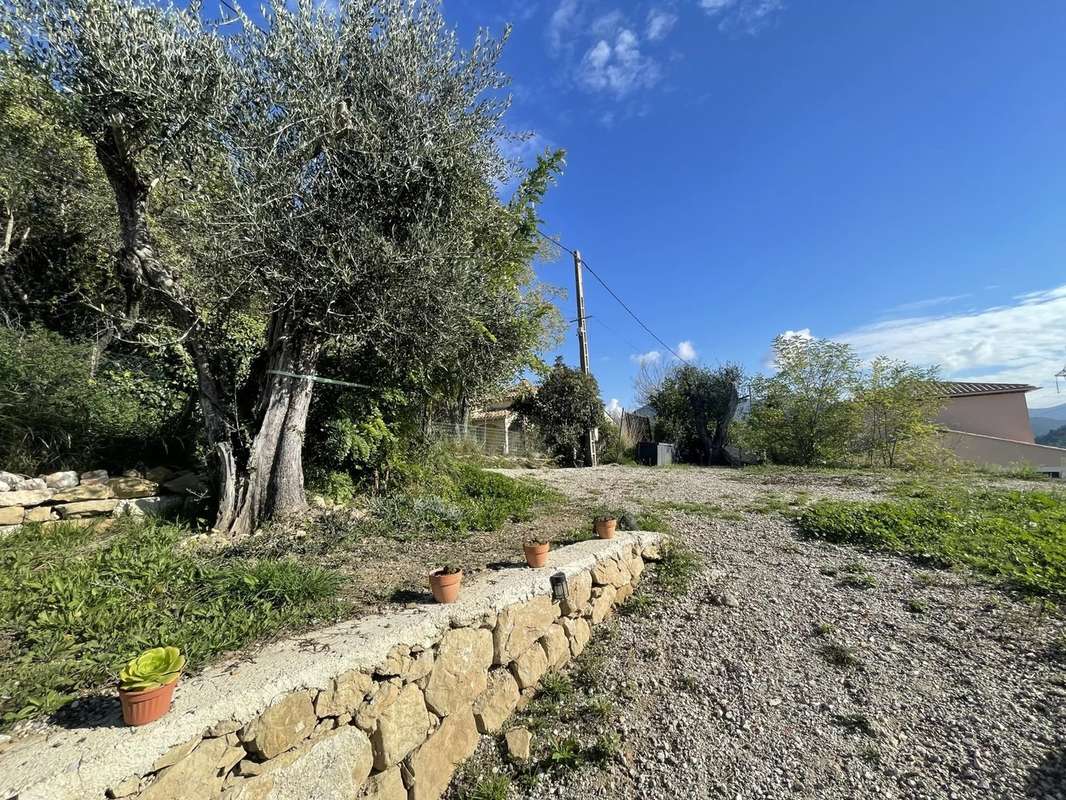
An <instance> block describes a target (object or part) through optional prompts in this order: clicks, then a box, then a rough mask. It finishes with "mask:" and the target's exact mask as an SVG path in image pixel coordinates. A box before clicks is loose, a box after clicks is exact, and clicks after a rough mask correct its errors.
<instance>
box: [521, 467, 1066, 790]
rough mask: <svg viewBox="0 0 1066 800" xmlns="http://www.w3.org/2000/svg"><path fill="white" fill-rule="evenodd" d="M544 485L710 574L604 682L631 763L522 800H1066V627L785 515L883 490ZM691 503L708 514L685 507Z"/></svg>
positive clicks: (613, 481) (791, 483)
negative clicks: (625, 517) (652, 531)
mask: <svg viewBox="0 0 1066 800" xmlns="http://www.w3.org/2000/svg"><path fill="white" fill-rule="evenodd" d="M512 474H527V475H528V474H531V473H530V472H529V471H514V472H513V473H512ZM532 474H535V475H536V476H537V477H538V478H540V479H541V480H544V481H545V482H547V483H549V484H550V485H552V486H554V487H556V488H558V489H560V490H562V491H564V492H566V493H567V494H569V495H571V496H573V497H575V498H579V499H581V500H583V501H586V500H587V501H589V502H597V501H600V502H607V503H608V504H616V505H623V506H626V507H630V508H634V510H635V508H636V507H639V506H641V505H644V506H645V507H646V508H655V509H657V513H659V514H660V515H661V516H662V517H664V518H665V519H666V520H667V521H668V522H669V523H670V524H671V526H672V527H673V529H674V531H675V535H676V537H677V538H679V539H681V540H683V541H685V542H687V543H688V544H689V545H690V546H691V547H692V548H694V549H695V550H696V551H698V552H699V553H700V555H701V556H702V558H703V561H704V569H703V572H702V574H701V576H700V578H699V580H698V581H697V583H696V585H695V586H694V588H693V589H692V590H691V591H690V592H689V593H688V594H687V596H685V597H682V598H679V599H676V600H669V601H666V602H665V603H664V604H662V605H660V606H658V607H657V608H655V609H654V610H652V611H650V612H649V613H648V614H646V615H643V616H635V617H627V618H625V619H624V620H623V622H622V624H620V625H619V626H618V627H617V632H616V636H617V638H616V640H615V641H614V642H613V643H612V644H611V647H610V651H609V652H610V655H608V657H607V658H606V660H605V661H604V663H603V665H602V671H603V672H602V678H603V681H602V683H603V687H605V688H606V689H607V690H608V693H609V694H610V695H612V696H613V699H614V701H615V707H616V709H617V712H618V713H617V717H616V719H615V722H614V724H615V726H616V729H617V730H618V732H619V733H620V734H621V737H622V739H621V741H622V753H623V756H622V758H621V759H620V760H617V761H615V763H613V764H611V765H609V766H607V767H592V766H586V767H581V768H579V769H576V770H569V771H555V773H554V774H553V776H552V777H550V778H544V779H541V780H539V781H537V782H535V783H534V784H533V785H532V786H527V787H526V788H522V789H519V788H517V787H515V788H512V796H519V797H524V798H530V799H531V800H532V798H541V797H546V796H559V797H592V796H596V795H599V794H602V793H604V792H606V793H608V796H610V797H614V798H618V797H626V798H629V797H632V798H637V797H640V798H681V797H685V798H687V797H693V798H703V797H707V798H719V797H722V798H731V799H732V798H758V797H808V798H857V797H887V798H1016V797H1029V798H1046V799H1047V800H1066V726H1064V723H1066V663H1063V661H1062V660H1061V659H1062V657H1063V656H1062V654H1061V653H1058V654H1057V655H1056V651H1055V645H1054V642H1056V641H1062V640H1061V638H1060V637H1062V636H1063V635H1064V625H1063V621H1062V619H1061V617H1059V618H1049V617H1048V616H1046V615H1043V614H1041V612H1040V610H1039V609H1037V608H1034V607H1032V606H1029V605H1026V604H1022V603H1019V602H1016V601H1014V600H1011V599H1010V598H1008V597H1007V596H1006V595H1005V594H1004V593H1002V592H1001V591H998V590H997V589H995V588H993V587H990V586H988V585H986V584H983V583H980V582H978V581H975V580H973V579H970V578H967V577H966V576H962V575H957V574H953V573H950V572H931V571H925V570H922V569H920V568H918V567H916V566H915V565H913V564H911V563H909V562H906V561H904V560H901V559H897V558H892V557H884V556H879V555H874V554H868V553H864V552H862V551H860V550H857V549H853V548H846V547H838V546H834V545H830V544H826V543H820V542H811V541H806V540H803V539H801V538H799V537H798V536H797V535H796V533H795V531H794V529H793V527H792V525H791V523H789V522H788V521H787V519H786V518H785V517H784V516H782V515H781V514H778V513H776V512H775V511H773V509H774V508H780V507H781V506H782V505H784V506H787V505H788V503H789V502H804V501H806V500H808V499H811V498H816V497H819V496H826V495H829V496H835V497H871V496H875V495H876V494H878V493H881V492H882V491H884V489H885V485H884V483H883V481H882V480H880V479H878V478H876V477H875V476H868V477H862V476H854V475H843V476H832V475H830V476H811V475H806V476H801V477H800V478H799V479H796V478H795V477H788V476H772V475H771V476H762V477H759V476H756V477H747V476H745V477H743V478H741V479H740V480H737V479H736V477H737V476H736V473H729V472H726V471H718V470H700V469H683V468H682V469H669V470H660V471H654V470H650V469H641V468H620V467H602V468H598V469H592V470H544V471H538V472H536V473H532ZM768 496H769V498H770V500H769V502H768ZM664 503H665V504H666V505H663V504H664ZM682 503H684V504H703V507H701V509H700V511H701V513H698V514H696V513H685V512H681V511H677V510H671V509H672V508H676V507H679V504H682ZM708 504H713V505H708ZM714 506H717V507H719V508H720V509H721V510H720V511H718V510H715V508H714ZM753 508H754V509H760V510H761V511H762V512H763V513H757V512H754V511H752V510H751V509H753ZM767 512H769V513H767ZM723 517H724V518H723ZM731 517H732V518H731ZM577 725H578V728H580V723H577ZM575 732H577V733H578V734H580V733H581V731H580V730H578V731H575ZM564 733H566V731H565V730H560V731H557V734H558V735H562V734H564Z"/></svg>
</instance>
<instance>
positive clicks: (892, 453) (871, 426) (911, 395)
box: [854, 356, 944, 468]
mask: <svg viewBox="0 0 1066 800" xmlns="http://www.w3.org/2000/svg"><path fill="white" fill-rule="evenodd" d="M938 376H939V369H938V368H937V367H928V368H923V367H916V366H913V365H912V364H908V363H907V362H905V361H896V360H893V359H890V358H886V357H885V356H878V357H877V358H875V359H874V360H873V362H872V363H871V364H870V369H869V370H868V371H867V372H866V373H865V374H863V375H862V376H861V377H860V379H859V381H858V383H857V384H856V386H855V388H854V398H855V405H856V413H857V415H858V420H859V429H858V432H857V435H856V439H855V449H856V450H857V451H858V452H859V453H862V454H865V455H867V456H868V457H869V458H870V459H871V460H873V461H874V462H875V463H878V464H880V465H881V466H885V467H890V468H891V467H896V466H899V465H900V462H901V460H904V461H905V460H907V459H914V458H922V457H924V456H925V455H926V454H927V453H928V451H929V450H930V449H931V448H932V447H934V446H935V442H936V426H935V425H934V423H933V420H935V419H936V416H937V414H939V413H940V411H941V409H942V408H943V407H944V400H943V398H942V397H941V396H940V393H939V392H938V391H937V390H936V381H937V378H938Z"/></svg>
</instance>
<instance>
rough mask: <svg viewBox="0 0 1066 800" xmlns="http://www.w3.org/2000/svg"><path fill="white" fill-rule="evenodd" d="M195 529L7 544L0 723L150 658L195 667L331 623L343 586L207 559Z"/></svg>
mask: <svg viewBox="0 0 1066 800" xmlns="http://www.w3.org/2000/svg"><path fill="white" fill-rule="evenodd" d="M186 533H187V531H186V530H185V529H183V528H181V527H178V526H175V525H170V524H165V523H162V522H159V521H155V520H143V519H136V518H123V519H119V520H116V521H115V523H114V525H113V526H112V527H111V528H110V529H109V530H108V531H107V532H101V531H98V530H97V529H95V528H83V527H76V526H74V525H58V526H55V527H52V528H41V527H39V526H34V525H28V526H25V527H23V528H21V529H19V530H18V531H16V532H14V533H11V534H9V535H7V536H6V537H4V538H2V539H0V643H2V646H3V655H4V657H3V659H0V716H2V719H3V720H4V721H5V722H8V723H10V722H12V721H14V720H17V719H23V718H26V717H31V716H35V715H37V714H41V713H50V712H53V711H55V710H56V709H58V708H59V707H61V706H62V705H64V704H65V703H66V702H68V701H69V700H70V699H71V698H72V697H73V696H75V694H76V693H77V692H79V691H80V690H84V689H90V688H93V687H96V686H99V685H101V684H103V683H105V682H108V681H112V680H114V679H115V677H116V676H117V675H118V671H119V669H120V668H121V667H122V666H123V665H125V664H126V662H127V661H128V660H129V659H130V658H132V657H134V656H136V655H137V654H139V653H141V652H143V651H144V650H146V649H147V648H150V647H155V646H158V645H162V644H165V645H172V646H176V647H178V648H180V649H181V652H182V653H184V654H185V655H186V657H187V658H188V660H189V664H190V666H193V667H195V666H197V665H201V664H203V663H204V662H205V661H206V660H207V659H209V658H210V657H212V656H214V655H216V654H218V653H222V652H225V651H229V650H234V649H236V648H238V647H241V646H242V645H245V644H247V643H249V642H250V641H252V640H254V639H256V638H259V637H262V636H264V635H267V634H270V633H273V632H275V631H277V630H279V629H282V628H287V627H293V626H302V625H305V624H310V623H313V622H316V621H319V620H321V619H332V618H334V617H335V616H337V615H338V613H339V611H340V607H339V606H338V605H337V604H336V603H335V602H334V601H332V600H331V598H332V597H333V596H334V595H335V593H336V590H337V587H338V586H339V582H340V578H339V577H338V576H337V575H335V574H333V573H330V572H326V571H324V570H321V569H317V568H313V567H305V566H303V565H301V564H299V563H297V562H296V561H291V560H279V561H244V560H238V559H232V560H226V561H209V560H206V559H203V558H200V557H197V556H196V555H194V554H192V553H189V552H184V551H182V550H181V548H179V547H177V545H178V543H179V541H180V540H181V538H182V537H183V536H184V535H186Z"/></svg>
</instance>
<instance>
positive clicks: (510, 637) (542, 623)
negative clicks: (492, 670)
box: [492, 595, 557, 664]
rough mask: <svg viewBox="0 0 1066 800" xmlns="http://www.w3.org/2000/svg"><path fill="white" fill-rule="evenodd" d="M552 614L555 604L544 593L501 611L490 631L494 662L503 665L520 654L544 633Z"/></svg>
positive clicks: (555, 612)
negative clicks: (493, 627) (492, 629)
mask: <svg viewBox="0 0 1066 800" xmlns="http://www.w3.org/2000/svg"><path fill="white" fill-rule="evenodd" d="M556 614H557V611H556V608H555V605H554V604H553V603H552V601H551V598H550V597H548V596H547V595H539V596H537V597H534V598H533V599H532V600H529V601H527V602H525V603H519V604H517V605H513V606H509V607H507V608H505V609H504V610H503V611H501V612H500V615H499V617H498V618H497V620H496V628H495V630H494V631H493V632H492V641H493V646H494V648H495V653H494V663H496V664H506V663H507V662H508V661H513V660H514V659H515V658H517V657H518V656H520V655H521V654H522V653H524V652H525V651H526V650H527V649H529V648H530V647H531V646H532V645H533V643H534V642H536V641H537V639H539V638H540V637H541V636H543V635H544V634H545V632H546V631H547V630H548V627H549V626H550V625H551V624H552V623H553V622H554V621H555V617H556Z"/></svg>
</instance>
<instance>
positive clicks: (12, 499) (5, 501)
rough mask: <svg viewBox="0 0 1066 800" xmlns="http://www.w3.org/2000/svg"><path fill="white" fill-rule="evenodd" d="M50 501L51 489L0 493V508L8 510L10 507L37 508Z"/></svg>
mask: <svg viewBox="0 0 1066 800" xmlns="http://www.w3.org/2000/svg"><path fill="white" fill-rule="evenodd" d="M51 499H52V490H51V489H31V490H30V491H27V492H16V491H10V492H2V493H0V508H10V507H11V506H22V507H23V508H28V507H29V506H39V505H40V504H41V503H44V502H46V501H48V500H51Z"/></svg>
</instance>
